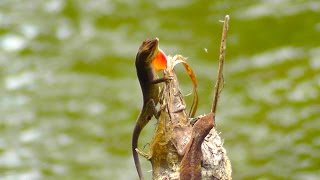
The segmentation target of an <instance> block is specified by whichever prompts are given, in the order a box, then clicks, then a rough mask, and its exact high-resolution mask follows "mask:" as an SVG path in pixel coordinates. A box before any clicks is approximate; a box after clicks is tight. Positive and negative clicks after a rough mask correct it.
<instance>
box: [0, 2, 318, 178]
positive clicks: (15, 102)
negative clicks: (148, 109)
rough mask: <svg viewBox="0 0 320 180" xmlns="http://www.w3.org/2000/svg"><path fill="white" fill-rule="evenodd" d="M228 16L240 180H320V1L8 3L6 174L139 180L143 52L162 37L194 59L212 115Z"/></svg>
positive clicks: (229, 143) (2, 162)
mask: <svg viewBox="0 0 320 180" xmlns="http://www.w3.org/2000/svg"><path fill="white" fill-rule="evenodd" d="M226 14H229V15H230V18H231V20H230V31H229V34H228V35H229V37H228V43H227V55H226V64H225V81H226V84H225V88H224V90H223V92H222V96H221V99H220V100H221V101H220V104H219V107H218V112H217V113H218V114H217V117H216V123H217V126H218V130H219V131H221V136H222V137H223V138H224V142H225V144H224V146H225V148H226V149H227V152H228V156H229V157H230V159H231V163H232V166H233V177H234V179H297V180H298V179H304V180H313V179H315V180H316V179H319V178H320V172H319V165H320V136H319V133H320V1H317V0H313V1H312V0H309V1H307V0H296V1H294V0H292V1H290V0H279V1H275V0H260V1H251V0H250V1H249V0H243V1H230V0H229V1H221V0H218V1H196V0H179V1H178V0H177V1H169V0H163V1H153V2H151V1H147V0H145V1H129V0H127V1H117V0H112V1H111V0H87V1H76V0H68V1H63V0H48V1H43V0H29V1H19V0H1V1H0V77H1V87H0V179H28V180H29V179H137V174H136V171H135V168H134V164H133V161H132V157H131V150H130V140H131V133H132V130H133V127H134V124H135V120H136V118H137V116H138V114H139V111H140V108H141V105H142V102H141V101H142V100H141V92H140V87H139V84H138V81H137V78H136V72H135V67H134V59H135V55H136V52H137V50H138V47H139V46H140V44H141V42H142V41H143V40H144V39H146V38H150V37H155V36H156V37H159V39H160V46H161V48H162V49H163V50H164V51H165V52H166V53H167V54H171V55H174V54H182V55H184V56H186V57H189V59H188V62H189V63H190V65H191V66H192V67H193V69H194V70H195V72H196V74H197V77H198V81H199V95H200V106H199V111H198V114H202V113H207V112H208V111H209V109H210V106H211V97H212V89H213V81H214V79H215V76H216V71H217V59H218V52H219V45H220V37H221V30H222V23H221V22H219V20H221V19H223V18H224V16H225V15H226ZM205 49H207V52H206V51H205ZM178 73H179V76H180V77H181V87H182V90H183V92H184V93H185V94H187V93H189V92H190V91H191V82H190V81H189V79H188V78H187V77H186V74H185V72H183V70H182V68H178ZM154 125H155V121H153V122H151V123H150V125H149V126H148V127H147V129H145V131H144V132H143V134H142V136H141V143H142V144H143V143H144V144H145V143H147V142H148V141H149V140H150V138H151V136H152V132H153V130H154ZM142 164H143V170H144V174H145V175H146V176H147V177H151V176H150V174H151V173H150V172H147V171H148V170H150V169H151V168H150V165H149V163H148V162H147V161H145V160H142Z"/></svg>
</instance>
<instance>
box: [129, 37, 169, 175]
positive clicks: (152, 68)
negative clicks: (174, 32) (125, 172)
mask: <svg viewBox="0 0 320 180" xmlns="http://www.w3.org/2000/svg"><path fill="white" fill-rule="evenodd" d="M158 46H159V40H158V38H154V39H150V40H145V41H144V42H143V43H142V45H141V46H140V48H139V51H138V53H137V56H136V61H135V65H136V70H137V76H138V79H139V83H140V87H141V91H142V96H143V106H142V110H141V112H140V114H139V117H138V119H137V122H136V125H135V128H134V130H133V134H132V154H133V159H134V163H135V166H136V169H137V172H138V175H139V178H140V179H144V178H143V174H142V171H141V166H140V161H139V156H138V153H137V151H136V149H137V147H138V140H139V136H140V132H141V131H142V129H143V128H144V127H145V126H146V125H147V124H148V122H149V120H150V119H151V118H152V116H155V117H156V118H158V112H157V110H156V105H157V103H158V101H159V85H158V83H161V82H164V81H166V80H168V78H165V77H164V78H158V76H157V71H159V70H163V69H165V68H166V65H167V64H166V63H167V62H166V60H167V59H166V56H165V54H164V53H163V52H162V51H161V50H160V49H159V47H158Z"/></svg>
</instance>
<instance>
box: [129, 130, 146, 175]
mask: <svg viewBox="0 0 320 180" xmlns="http://www.w3.org/2000/svg"><path fill="white" fill-rule="evenodd" d="M140 132H141V127H140V125H139V124H136V126H135V127H134V130H133V135H132V142H131V143H132V156H133V160H134V164H135V166H136V169H137V172H138V175H139V178H140V180H143V179H144V178H143V174H142V170H141V166H140V160H139V155H138V153H137V151H136V148H137V147H138V139H139V136H140Z"/></svg>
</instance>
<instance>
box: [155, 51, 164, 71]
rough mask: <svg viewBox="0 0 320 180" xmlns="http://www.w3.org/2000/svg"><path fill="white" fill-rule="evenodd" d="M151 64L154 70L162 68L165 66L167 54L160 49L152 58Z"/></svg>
mask: <svg viewBox="0 0 320 180" xmlns="http://www.w3.org/2000/svg"><path fill="white" fill-rule="evenodd" d="M152 65H153V67H154V69H155V70H156V71H160V70H164V69H165V68H166V67H167V56H166V54H164V52H163V51H162V50H161V49H159V52H158V53H157V55H156V57H155V58H154V59H153V61H152Z"/></svg>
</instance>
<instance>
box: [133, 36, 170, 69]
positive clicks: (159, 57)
mask: <svg viewBox="0 0 320 180" xmlns="http://www.w3.org/2000/svg"><path fill="white" fill-rule="evenodd" d="M138 55H139V56H140V57H141V56H142V57H144V58H143V59H145V63H146V64H148V65H149V64H150V65H152V67H153V68H154V69H155V70H156V71H160V70H163V69H165V68H166V67H167V56H166V54H165V53H164V52H163V51H162V50H161V49H160V48H159V39H158V38H154V39H147V40H145V41H143V43H142V45H141V46H140V48H139V52H138Z"/></svg>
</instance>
